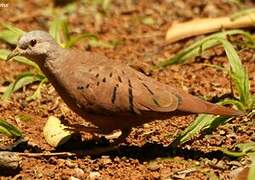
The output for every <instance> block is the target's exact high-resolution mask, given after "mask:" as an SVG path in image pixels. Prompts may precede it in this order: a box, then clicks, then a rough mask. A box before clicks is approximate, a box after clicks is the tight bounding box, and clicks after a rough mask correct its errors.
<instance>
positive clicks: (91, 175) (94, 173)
mask: <svg viewBox="0 0 255 180" xmlns="http://www.w3.org/2000/svg"><path fill="white" fill-rule="evenodd" d="M99 177H100V173H99V172H97V171H92V172H90V173H89V179H90V180H94V179H98V178H99Z"/></svg>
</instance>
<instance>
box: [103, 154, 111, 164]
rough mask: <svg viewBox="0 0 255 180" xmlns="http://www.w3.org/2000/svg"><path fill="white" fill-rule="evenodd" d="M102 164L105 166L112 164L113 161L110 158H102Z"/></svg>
mask: <svg viewBox="0 0 255 180" xmlns="http://www.w3.org/2000/svg"><path fill="white" fill-rule="evenodd" d="M101 162H102V164H103V165H106V164H110V163H112V160H111V159H110V158H109V156H102V159H101Z"/></svg>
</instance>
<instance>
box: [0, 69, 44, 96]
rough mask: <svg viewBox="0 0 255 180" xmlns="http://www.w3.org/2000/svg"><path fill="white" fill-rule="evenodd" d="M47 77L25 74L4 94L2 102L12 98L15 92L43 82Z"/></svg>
mask: <svg viewBox="0 0 255 180" xmlns="http://www.w3.org/2000/svg"><path fill="white" fill-rule="evenodd" d="M44 78H45V77H44V76H41V75H38V74H37V75H34V74H33V73H31V72H25V73H22V74H20V75H19V76H18V77H17V79H16V80H15V82H14V83H11V84H10V85H9V86H8V87H7V89H6V91H5V92H4V94H3V96H2V97H1V98H2V100H8V99H10V97H11V94H12V93H14V92H15V91H17V90H19V89H20V88H22V87H25V86H26V85H28V84H31V83H34V82H36V81H42V80H43V79H44Z"/></svg>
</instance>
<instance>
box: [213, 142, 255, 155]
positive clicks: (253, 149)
mask: <svg viewBox="0 0 255 180" xmlns="http://www.w3.org/2000/svg"><path fill="white" fill-rule="evenodd" d="M234 147H235V148H238V151H230V150H228V149H227V148H225V147H218V149H219V150H220V151H222V152H223V153H224V154H227V155H229V156H234V157H242V156H251V157H254V156H255V142H248V143H240V144H236V145H235V146H234Z"/></svg>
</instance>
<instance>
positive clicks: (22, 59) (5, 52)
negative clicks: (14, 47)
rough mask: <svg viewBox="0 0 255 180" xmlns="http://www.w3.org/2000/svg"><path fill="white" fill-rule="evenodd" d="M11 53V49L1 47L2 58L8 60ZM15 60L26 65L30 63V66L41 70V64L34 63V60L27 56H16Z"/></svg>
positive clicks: (0, 58)
mask: <svg viewBox="0 0 255 180" xmlns="http://www.w3.org/2000/svg"><path fill="white" fill-rule="evenodd" d="M10 53H11V51H10V50H7V49H0V60H4V61H5V60H6V58H7V56H8V55H9V54H10ZM13 59H14V60H15V61H17V62H18V63H21V64H25V65H28V66H32V67H33V68H35V69H36V70H37V72H41V70H40V68H39V66H38V65H37V64H36V63H34V62H33V61H31V60H29V59H27V58H25V57H22V56H16V57H14V58H13Z"/></svg>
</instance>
